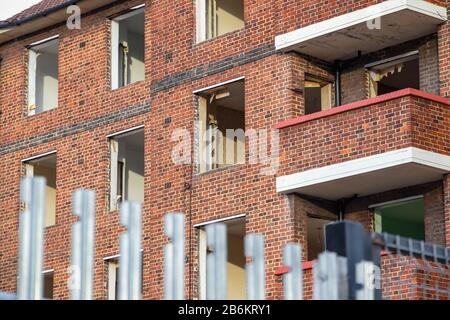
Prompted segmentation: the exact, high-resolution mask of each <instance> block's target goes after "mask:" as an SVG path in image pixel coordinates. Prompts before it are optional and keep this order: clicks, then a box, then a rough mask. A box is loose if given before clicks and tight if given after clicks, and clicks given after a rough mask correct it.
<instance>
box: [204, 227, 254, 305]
mask: <svg viewBox="0 0 450 320" xmlns="http://www.w3.org/2000/svg"><path fill="white" fill-rule="evenodd" d="M224 223H225V224H226V225H227V246H228V262H227V299H228V300H244V299H246V297H245V292H246V291H245V254H244V237H245V220H244V219H233V220H229V221H227V222H224ZM207 252H208V248H207V245H206V230H205V228H204V227H201V228H199V279H200V283H199V287H200V299H202V300H204V299H206V256H207Z"/></svg>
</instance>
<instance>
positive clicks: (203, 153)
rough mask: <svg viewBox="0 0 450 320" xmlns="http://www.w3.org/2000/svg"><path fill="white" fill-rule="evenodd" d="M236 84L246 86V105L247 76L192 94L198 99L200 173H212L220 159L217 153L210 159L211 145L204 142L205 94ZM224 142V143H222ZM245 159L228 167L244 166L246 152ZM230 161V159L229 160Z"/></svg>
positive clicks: (197, 132) (197, 133) (198, 157)
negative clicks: (239, 83) (240, 83)
mask: <svg viewBox="0 0 450 320" xmlns="http://www.w3.org/2000/svg"><path fill="white" fill-rule="evenodd" d="M236 82H242V83H243V84H244V104H245V85H246V80H245V76H241V77H238V78H234V79H231V80H227V81H223V82H220V83H216V84H214V85H211V86H208V87H205V88H201V89H197V90H194V91H193V92H192V93H193V94H194V95H195V96H197V97H198V106H197V108H198V116H199V119H198V123H196V125H195V127H194V130H195V134H196V135H197V136H198V140H197V143H198V146H195V157H196V159H198V163H199V173H200V174H203V173H206V172H210V171H213V170H214V169H215V168H213V165H215V164H216V163H217V158H218V157H219V155H220V153H219V152H217V153H216V157H215V158H212V157H210V156H209V155H210V153H211V152H210V148H211V145H210V144H207V143H205V142H204V141H203V137H204V135H205V132H206V130H207V129H206V126H207V125H206V123H204V122H203V121H202V120H203V119H206V117H207V115H206V113H207V106H206V104H205V103H206V100H205V98H204V97H203V96H202V95H203V94H205V93H208V92H209V91H214V90H215V89H218V88H220V87H223V86H226V85H229V84H233V83H236ZM244 117H245V106H244ZM222 142H223V141H222ZM244 149H245V139H244ZM243 157H244V159H243V161H242V162H241V161H237V162H236V163H234V164H232V165H227V166H233V165H239V164H243V163H245V151H244V156H243ZM227 161H228V158H227Z"/></svg>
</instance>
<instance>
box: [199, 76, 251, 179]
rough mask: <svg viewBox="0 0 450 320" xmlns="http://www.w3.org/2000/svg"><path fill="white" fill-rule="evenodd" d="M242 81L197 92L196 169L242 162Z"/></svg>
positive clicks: (243, 127) (220, 166)
mask: <svg viewBox="0 0 450 320" xmlns="http://www.w3.org/2000/svg"><path fill="white" fill-rule="evenodd" d="M244 105H245V88H244V81H237V82H233V83H231V84H227V85H224V86H220V87H218V88H215V89H212V90H209V91H206V92H203V93H201V94H200V95H199V126H198V127H199V135H200V137H199V138H200V139H199V141H200V146H199V155H200V172H205V171H209V170H213V169H218V168H222V167H225V166H227V165H234V164H239V163H244V162H245V112H244V109H245V108H244Z"/></svg>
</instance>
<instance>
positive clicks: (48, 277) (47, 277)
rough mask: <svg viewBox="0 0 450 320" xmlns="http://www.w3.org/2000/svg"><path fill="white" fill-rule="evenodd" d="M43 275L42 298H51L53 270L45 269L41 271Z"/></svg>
mask: <svg viewBox="0 0 450 320" xmlns="http://www.w3.org/2000/svg"><path fill="white" fill-rule="evenodd" d="M43 276H44V293H43V298H44V299H46V300H53V278H54V272H53V271H46V272H44V273H43Z"/></svg>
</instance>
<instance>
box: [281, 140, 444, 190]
mask: <svg viewBox="0 0 450 320" xmlns="http://www.w3.org/2000/svg"><path fill="white" fill-rule="evenodd" d="M407 163H417V164H421V165H424V166H428V167H432V168H435V169H438V170H442V171H444V172H450V156H446V155H442V154H439V153H435V152H431V151H426V150H422V149H418V148H415V147H410V148H404V149H399V150H394V151H389V152H386V153H382V154H377V155H374V156H370V157H364V158H359V159H355V160H350V161H345V162H342V163H337V164H333V165H330V166H326V167H322V168H317V169H311V170H307V171H304V172H298V173H294V174H291V175H287V176H281V177H277V179H276V188H277V192H288V191H292V190H295V189H298V188H302V187H307V186H312V185H317V184H320V183H324V182H329V181H333V180H338V179H343V178H347V177H351V176H356V175H360V174H364V173H368V172H373V171H376V170H381V169H385V168H390V167H394V166H398V165H402V164H407Z"/></svg>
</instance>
